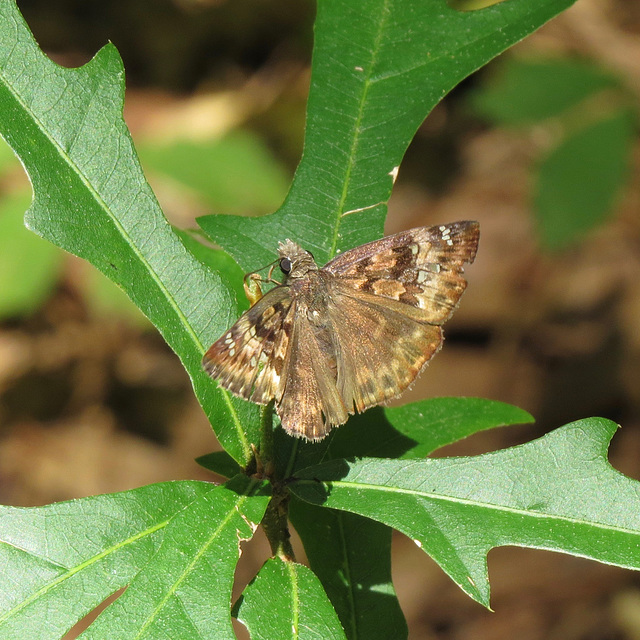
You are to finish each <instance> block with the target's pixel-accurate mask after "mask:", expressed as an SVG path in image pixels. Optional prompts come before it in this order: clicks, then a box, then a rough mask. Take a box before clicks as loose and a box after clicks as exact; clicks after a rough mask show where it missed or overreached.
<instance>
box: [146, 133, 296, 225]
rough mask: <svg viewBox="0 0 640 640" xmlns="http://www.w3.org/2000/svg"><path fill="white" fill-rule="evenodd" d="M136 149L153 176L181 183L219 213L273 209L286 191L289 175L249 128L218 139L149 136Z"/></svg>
mask: <svg viewBox="0 0 640 640" xmlns="http://www.w3.org/2000/svg"><path fill="white" fill-rule="evenodd" d="M138 151H139V153H140V160H141V161H142V165H143V166H144V167H145V169H148V170H149V172H150V173H151V174H153V173H156V174H158V175H161V176H163V179H166V178H167V177H168V178H170V179H172V180H174V181H175V182H176V183H177V184H179V185H183V187H186V188H187V189H188V190H189V191H191V192H192V193H194V194H195V195H196V196H199V197H200V198H202V199H203V200H204V201H205V202H206V204H207V205H208V206H209V207H211V208H212V209H213V210H214V211H216V212H217V213H229V214H243V215H247V214H252V215H258V214H264V213H271V212H272V211H273V210H274V209H276V208H277V207H279V206H280V204H282V200H283V199H284V197H285V195H286V193H287V186H288V183H289V178H288V176H287V173H286V172H285V170H284V169H283V168H282V167H281V166H280V165H279V164H278V163H277V161H276V159H275V158H274V157H273V155H271V154H270V153H269V150H268V149H267V148H266V146H265V145H264V143H263V142H262V141H261V140H260V139H259V138H258V137H257V136H256V135H255V134H252V133H251V132H249V131H234V132H232V133H230V134H228V135H227V136H225V137H224V138H221V139H217V140H198V141H195V140H194V141H191V140H177V141H172V142H168V143H160V142H155V143H154V142H152V141H150V140H147V141H144V142H141V143H140V144H139V145H138Z"/></svg>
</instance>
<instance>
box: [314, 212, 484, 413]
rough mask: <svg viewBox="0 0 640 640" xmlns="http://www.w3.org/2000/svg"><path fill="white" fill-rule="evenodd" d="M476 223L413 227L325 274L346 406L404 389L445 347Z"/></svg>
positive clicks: (341, 259) (364, 404) (361, 405)
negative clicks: (446, 325) (444, 327)
mask: <svg viewBox="0 0 640 640" xmlns="http://www.w3.org/2000/svg"><path fill="white" fill-rule="evenodd" d="M478 237H479V228H478V224H477V223H476V222H456V223H452V224H449V225H442V226H439V227H421V228H418V229H412V230H410V231H406V232H403V233H399V234H396V235H393V236H388V237H386V238H383V239H382V240H378V241H376V242H372V243H369V244H366V245H362V246H361V247H357V248H355V249H352V250H351V251H347V252H345V253H343V254H341V255H339V256H338V257H337V258H335V259H334V260H332V261H331V262H329V263H328V264H327V265H326V266H325V267H324V269H323V271H326V272H328V273H329V274H331V275H332V276H334V277H333V278H330V279H329V283H330V292H331V293H330V296H329V298H330V304H329V308H328V315H329V318H330V321H331V327H332V331H333V333H334V334H335V344H336V348H337V349H338V357H337V363H338V369H337V386H338V389H339V392H340V395H341V396H342V398H343V400H344V402H345V405H346V406H347V408H348V410H349V412H350V413H351V412H352V411H353V409H354V408H355V410H357V411H363V410H364V409H366V408H368V407H371V406H374V405H377V404H380V403H381V402H384V401H385V400H389V399H391V398H393V397H395V396H397V395H399V394H400V393H402V391H404V390H405V389H406V388H407V387H408V386H409V385H410V384H411V383H412V382H413V381H414V380H415V378H416V377H417V375H418V374H419V373H420V371H421V369H422V368H423V367H424V365H425V364H426V363H427V362H428V361H429V360H430V359H431V357H432V356H433V355H434V354H435V353H436V352H437V351H438V350H439V349H440V347H441V345H442V341H443V334H442V328H441V326H440V325H442V324H443V323H444V322H445V321H446V320H447V319H448V318H449V317H450V316H451V314H452V313H453V311H454V309H455V308H456V306H457V304H458V301H459V300H460V296H461V295H462V293H463V291H464V289H465V288H466V285H467V283H466V281H465V279H464V277H463V265H464V263H465V262H472V261H473V259H474V258H475V255H476V250H477V245H478Z"/></svg>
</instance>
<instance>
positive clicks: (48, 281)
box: [0, 145, 63, 318]
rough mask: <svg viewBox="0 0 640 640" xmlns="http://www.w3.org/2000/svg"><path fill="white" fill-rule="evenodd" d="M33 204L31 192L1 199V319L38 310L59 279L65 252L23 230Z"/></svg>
mask: <svg viewBox="0 0 640 640" xmlns="http://www.w3.org/2000/svg"><path fill="white" fill-rule="evenodd" d="M3 146H4V145H3ZM30 202H31V198H30V197H29V194H28V193H16V194H12V195H10V196H6V197H4V198H2V200H0V318H8V317H12V316H18V315H23V314H28V313H32V312H33V311H35V310H36V309H38V307H40V305H41V304H42V303H43V302H44V301H45V300H46V298H47V297H48V296H49V294H50V293H51V291H52V290H53V287H54V286H55V284H56V282H57V280H58V277H59V276H60V272H61V267H62V264H61V263H62V257H63V255H62V252H61V251H59V250H58V249H56V248H55V247H53V246H52V245H50V244H49V243H48V242H44V241H43V240H42V239H41V238H38V237H37V236H34V235H33V234H32V233H30V232H29V231H28V230H27V229H25V228H24V224H23V222H22V217H23V215H24V210H25V209H26V208H27V207H28V206H29V203H30Z"/></svg>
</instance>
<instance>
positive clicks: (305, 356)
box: [276, 309, 353, 440]
mask: <svg viewBox="0 0 640 640" xmlns="http://www.w3.org/2000/svg"><path fill="white" fill-rule="evenodd" d="M299 311H300V312H299V313H297V314H296V316H295V318H294V321H293V327H292V331H291V338H290V341H289V349H288V355H287V361H286V363H285V368H284V377H283V386H282V388H281V391H280V393H281V395H279V396H278V397H276V410H277V412H278V415H279V416H280V420H281V422H282V426H283V428H284V429H285V431H286V432H287V433H289V434H290V435H294V436H298V437H300V436H302V437H304V438H307V439H308V440H322V438H324V437H325V436H326V435H327V433H329V431H330V430H331V427H333V426H336V425H339V424H343V423H344V422H346V421H347V418H348V417H349V415H348V412H347V408H346V407H345V404H344V402H343V400H342V396H341V395H340V393H339V392H338V388H337V387H336V374H335V371H334V367H333V363H334V362H335V357H334V354H333V349H334V345H333V344H332V342H331V339H330V338H329V339H327V338H328V334H327V332H326V330H324V329H323V330H321V331H318V330H317V328H316V329H314V327H312V325H311V323H310V321H309V319H308V317H307V313H306V310H305V309H301V310H299ZM323 338H325V339H323ZM352 413H353V412H352Z"/></svg>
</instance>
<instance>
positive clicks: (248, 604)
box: [234, 558, 345, 640]
mask: <svg viewBox="0 0 640 640" xmlns="http://www.w3.org/2000/svg"><path fill="white" fill-rule="evenodd" d="M234 614H235V615H236V617H237V618H238V620H240V622H242V623H243V624H244V625H245V626H246V627H247V629H249V632H250V633H251V638H252V640H286V638H291V639H292V640H293V639H295V640H307V639H308V640H311V639H313V640H344V639H345V635H344V631H343V630H342V627H341V626H340V621H339V620H338V616H336V612H335V611H334V610H333V608H332V607H331V603H330V602H329V599H328V598H327V596H326V594H325V592H324V591H323V590H322V585H321V584H320V582H319V581H318V578H316V576H315V575H314V574H313V572H312V571H311V570H310V569H308V568H307V567H305V566H304V565H301V564H297V563H295V562H284V561H283V560H281V559H280V558H271V559H269V560H267V562H265V564H264V565H263V566H262V568H261V569H260V572H259V573H258V575H257V576H256V577H255V578H254V579H253V581H252V582H251V583H250V584H249V585H248V586H247V588H246V589H245V591H244V593H243V594H242V597H241V599H240V601H239V602H238V603H237V605H236V607H235V608H234Z"/></svg>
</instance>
